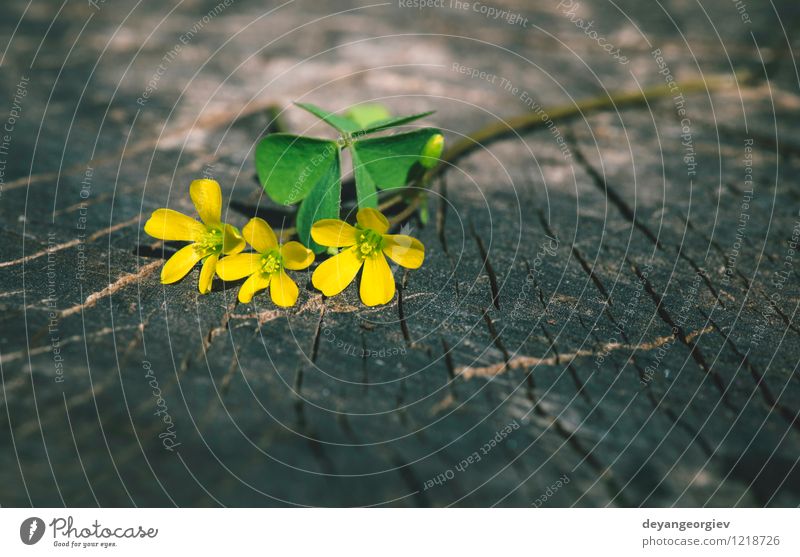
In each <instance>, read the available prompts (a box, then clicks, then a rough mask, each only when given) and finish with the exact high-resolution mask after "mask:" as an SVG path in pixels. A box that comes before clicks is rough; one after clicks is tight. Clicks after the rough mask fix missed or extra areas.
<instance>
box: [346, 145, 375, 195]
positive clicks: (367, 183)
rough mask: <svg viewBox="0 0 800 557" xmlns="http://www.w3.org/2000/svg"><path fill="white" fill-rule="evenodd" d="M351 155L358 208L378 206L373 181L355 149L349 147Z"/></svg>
mask: <svg viewBox="0 0 800 557" xmlns="http://www.w3.org/2000/svg"><path fill="white" fill-rule="evenodd" d="M350 154H351V155H352V157H353V175H354V177H355V179H356V197H357V198H358V208H359V209H363V208H365V207H372V208H373V209H375V208H377V207H378V191H377V189H376V188H375V181H374V180H373V179H372V176H370V175H369V173H368V172H367V169H366V167H365V166H364V165H363V164H362V162H361V159H360V158H359V156H358V153H357V152H356V150H355V149H350Z"/></svg>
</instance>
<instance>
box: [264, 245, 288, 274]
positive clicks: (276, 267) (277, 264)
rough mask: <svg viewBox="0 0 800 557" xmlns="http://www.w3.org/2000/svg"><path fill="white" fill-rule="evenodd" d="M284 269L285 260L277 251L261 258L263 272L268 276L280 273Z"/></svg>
mask: <svg viewBox="0 0 800 557" xmlns="http://www.w3.org/2000/svg"><path fill="white" fill-rule="evenodd" d="M282 267H283V258H282V257H281V255H280V253H278V252H277V251H271V252H269V253H265V254H264V255H263V256H262V257H261V270H262V271H263V272H264V273H266V274H268V275H271V274H273V273H277V272H278V271H280V270H281V268H282Z"/></svg>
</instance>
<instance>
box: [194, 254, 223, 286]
mask: <svg viewBox="0 0 800 557" xmlns="http://www.w3.org/2000/svg"><path fill="white" fill-rule="evenodd" d="M218 260H219V255H217V254H216V253H215V254H214V255H209V256H208V257H206V260H205V261H203V268H202V269H200V281H199V282H198V283H197V288H198V289H199V290H200V294H208V293H209V292H211V282H212V281H213V280H214V271H215V269H216V267H217V261H218Z"/></svg>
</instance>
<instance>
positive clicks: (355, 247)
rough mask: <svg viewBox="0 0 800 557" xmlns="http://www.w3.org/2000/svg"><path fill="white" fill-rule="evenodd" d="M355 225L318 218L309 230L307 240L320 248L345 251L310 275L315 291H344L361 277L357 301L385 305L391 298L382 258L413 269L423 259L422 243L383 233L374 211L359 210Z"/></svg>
mask: <svg viewBox="0 0 800 557" xmlns="http://www.w3.org/2000/svg"><path fill="white" fill-rule="evenodd" d="M356 220H357V221H358V224H357V225H356V226H351V225H349V224H347V223H346V222H343V221H340V220H337V219H322V220H319V221H317V222H316V223H314V225H313V226H312V227H311V237H312V238H313V239H314V241H315V242H317V243H318V244H320V245H322V246H330V247H337V248H345V249H343V250H342V251H341V252H340V253H339V254H338V255H335V256H333V257H331V258H330V259H328V260H327V261H324V262H323V263H322V264H321V265H320V266H319V267H317V269H316V270H315V271H314V274H313V275H312V276H311V282H312V284H313V285H314V287H315V288H317V289H319V290H321V291H322V293H323V294H325V295H326V296H335V295H336V294H338V293H339V292H341V291H342V290H344V289H345V288H346V287H347V285H348V284H350V283H351V282H353V279H354V278H355V277H356V274H358V271H359V269H361V267H364V272H363V273H362V274H361V288H360V293H361V301H362V302H364V303H365V304H366V305H368V306H377V305H381V304H386V303H388V302H389V301H390V300H391V299H392V298H393V297H394V291H395V285H394V276H392V270H391V269H390V268H389V263H388V262H387V261H386V257H388V258H389V259H391V260H392V261H394V262H395V263H397V264H398V265H401V266H403V267H406V268H408V269H417V268H419V266H420V265H422V261H423V260H424V259H425V247H424V246H423V245H422V242H420V241H419V240H417V239H416V238H412V237H411V236H405V235H403V234H386V232H387V231H388V230H389V221H388V220H386V217H384V216H383V215H382V214H381V213H380V212H378V211H376V210H375V209H369V208H365V209H361V210H360V211H358V214H357V215H356Z"/></svg>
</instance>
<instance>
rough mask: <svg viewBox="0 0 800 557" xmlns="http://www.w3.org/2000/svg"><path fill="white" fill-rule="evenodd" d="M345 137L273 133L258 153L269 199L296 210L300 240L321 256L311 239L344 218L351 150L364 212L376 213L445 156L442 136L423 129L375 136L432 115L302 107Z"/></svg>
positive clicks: (362, 108) (377, 109) (367, 107)
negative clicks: (319, 228) (388, 196)
mask: <svg viewBox="0 0 800 557" xmlns="http://www.w3.org/2000/svg"><path fill="white" fill-rule="evenodd" d="M296 104H297V106H298V107H300V108H302V109H304V110H306V111H308V112H310V113H311V114H313V115H314V116H316V117H318V118H320V119H321V120H323V121H324V122H325V123H327V124H328V125H329V126H331V127H333V128H334V129H335V130H336V131H337V132H338V134H339V137H338V138H337V139H336V140H330V139H319V138H314V137H305V136H300V135H293V134H288V133H273V134H270V135H268V136H266V137H264V138H263V139H262V140H261V141H260V142H259V144H258V146H257V147H256V154H255V159H256V161H255V162H256V170H257V172H258V178H259V180H260V182H261V185H262V186H263V187H264V190H265V191H266V192H267V195H269V197H270V198H271V199H273V200H274V201H275V202H277V203H281V204H283V205H294V204H297V203H299V204H300V206H299V208H298V210H297V222H296V227H297V235H298V237H299V238H300V241H301V242H303V243H304V244H305V245H306V246H308V247H309V248H311V249H313V250H314V251H315V252H317V253H319V252H322V251H324V249H325V248H324V247H323V246H320V245H319V244H317V243H315V242H314V241H313V240H312V239H311V226H312V225H313V224H314V223H315V222H317V221H318V220H321V219H337V218H339V209H340V206H341V189H342V178H341V168H342V164H341V156H342V152H343V151H344V150H345V149H347V150H348V151H349V153H350V156H351V158H352V161H353V174H354V177H355V184H356V196H357V199H358V207H359V208H360V209H363V208H375V207H377V205H378V190H394V189H398V188H402V187H404V186H406V185H408V184H409V183H411V182H413V181H414V180H415V179H416V178H418V177H419V176H421V175H422V174H423V173H424V172H425V170H426V169H427V168H430V167H431V166H432V165H434V164H435V163H436V161H437V160H438V157H439V155H440V154H441V152H442V148H443V142H442V139H441V138H442V136H441V132H440V130H438V129H436V128H420V129H417V130H413V131H410V132H402V133H397V134H393V135H375V134H378V133H380V132H383V131H387V130H390V129H392V128H395V127H398V126H402V125H404V124H408V123H410V122H413V121H415V120H418V119H420V118H424V117H425V116H428V115H430V114H432V113H431V112H423V113H421V114H412V115H409V116H395V117H391V116H390V115H389V113H388V112H387V111H386V109H385V108H383V107H382V106H381V105H375V104H368V105H361V106H357V107H354V108H352V109H351V110H350V111H348V113H347V115H346V116H341V115H338V114H334V113H331V112H327V111H325V110H323V109H321V108H319V107H318V106H315V105H312V104H305V103H296Z"/></svg>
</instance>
